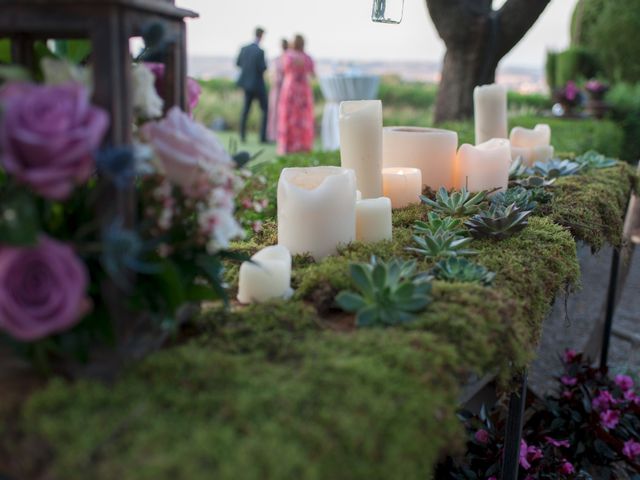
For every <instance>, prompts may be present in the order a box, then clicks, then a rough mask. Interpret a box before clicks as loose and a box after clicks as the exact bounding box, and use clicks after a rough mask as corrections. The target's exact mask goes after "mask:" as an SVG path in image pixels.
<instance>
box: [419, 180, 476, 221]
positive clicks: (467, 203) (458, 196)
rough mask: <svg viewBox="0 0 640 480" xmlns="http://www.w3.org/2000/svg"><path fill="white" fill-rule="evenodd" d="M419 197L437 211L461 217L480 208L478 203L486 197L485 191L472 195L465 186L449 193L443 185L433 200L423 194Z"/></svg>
mask: <svg viewBox="0 0 640 480" xmlns="http://www.w3.org/2000/svg"><path fill="white" fill-rule="evenodd" d="M420 198H421V199H422V201H423V202H424V203H425V204H426V205H428V206H430V207H431V208H433V209H434V210H435V211H437V212H442V213H444V214H447V215H451V216H453V217H463V216H465V215H471V214H473V213H476V212H478V211H479V210H480V205H481V204H482V202H484V201H485V200H486V198H487V192H479V193H476V194H475V195H473V196H472V195H471V193H470V192H468V191H467V189H466V188H464V187H462V190H460V191H454V192H451V194H449V193H448V192H447V190H446V189H445V188H444V187H440V189H439V190H438V193H437V194H436V199H435V200H431V199H430V198H428V197H425V196H422V197H420Z"/></svg>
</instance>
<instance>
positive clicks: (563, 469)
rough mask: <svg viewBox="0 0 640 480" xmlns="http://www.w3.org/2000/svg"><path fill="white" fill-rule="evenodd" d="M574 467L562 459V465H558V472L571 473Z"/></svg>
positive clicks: (574, 470)
mask: <svg viewBox="0 0 640 480" xmlns="http://www.w3.org/2000/svg"><path fill="white" fill-rule="evenodd" d="M575 472H576V469H575V468H574V466H573V465H572V464H571V463H570V462H568V461H566V460H563V462H562V465H561V466H560V473H564V474H565V475H571V474H572V473H575Z"/></svg>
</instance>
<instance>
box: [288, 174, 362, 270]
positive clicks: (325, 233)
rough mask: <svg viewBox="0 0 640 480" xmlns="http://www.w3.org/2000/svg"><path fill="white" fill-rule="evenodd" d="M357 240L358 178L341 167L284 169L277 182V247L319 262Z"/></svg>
mask: <svg viewBox="0 0 640 480" xmlns="http://www.w3.org/2000/svg"><path fill="white" fill-rule="evenodd" d="M355 238H356V178H355V174H354V173H353V170H350V169H347V168H339V167H312V168H285V169H284V170H282V173H281V174H280V181H279V182H278V244H280V245H284V246H285V247H287V248H288V249H289V251H290V252H291V253H292V254H293V255H296V254H303V253H310V254H311V255H312V256H313V258H314V259H316V260H320V259H322V258H324V257H326V256H328V255H331V254H333V253H336V250H337V247H338V245H340V244H346V243H350V242H353V241H354V240H355Z"/></svg>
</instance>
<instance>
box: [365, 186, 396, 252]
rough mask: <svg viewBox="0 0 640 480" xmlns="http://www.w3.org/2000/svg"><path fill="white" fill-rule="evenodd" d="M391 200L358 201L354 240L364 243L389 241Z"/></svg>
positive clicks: (390, 233)
mask: <svg viewBox="0 0 640 480" xmlns="http://www.w3.org/2000/svg"><path fill="white" fill-rule="evenodd" d="M392 230H393V229H392V221H391V200H389V199H388V198H387V197H380V198H369V199H366V200H360V201H359V202H358V203H357V204H356V240H358V241H359V242H365V243H374V242H380V241H382V240H391V238H392V236H393V233H392Z"/></svg>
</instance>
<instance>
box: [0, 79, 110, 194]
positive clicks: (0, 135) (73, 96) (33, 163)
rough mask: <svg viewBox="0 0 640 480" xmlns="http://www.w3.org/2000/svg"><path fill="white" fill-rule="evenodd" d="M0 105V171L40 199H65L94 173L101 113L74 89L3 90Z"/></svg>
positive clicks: (104, 123) (103, 123)
mask: <svg viewBox="0 0 640 480" xmlns="http://www.w3.org/2000/svg"><path fill="white" fill-rule="evenodd" d="M0 102H1V103H2V104H3V107H4V115H3V118H2V122H0V145H1V146H2V150H3V152H2V156H1V157H0V163H1V164H2V166H3V167H4V168H5V170H6V171H7V172H8V173H9V174H11V175H13V176H14V177H15V178H16V179H17V180H18V181H20V182H22V183H25V184H27V185H29V186H30V187H31V188H32V189H33V190H34V191H35V192H37V193H38V194H40V195H42V196H43V197H46V198H49V199H51V200H64V199H66V198H67V197H68V196H69V195H70V194H71V192H72V191H73V189H74V187H75V186H76V185H78V184H82V183H84V182H85V181H86V180H87V179H88V178H89V176H90V175H91V173H92V172H93V170H94V161H93V152H94V151H95V150H96V149H97V148H98V147H99V146H100V143H101V142H102V139H103V137H104V135H105V133H106V131H107V128H108V126H109V116H108V115H107V113H106V112H105V111H103V110H101V109H99V108H96V107H94V106H92V105H91V104H90V103H89V95H88V93H87V90H86V88H85V87H83V86H82V85H80V84H68V85H54V86H52V85H42V86H36V85H22V86H15V85H14V86H8V87H7V90H5V92H4V93H2V94H0Z"/></svg>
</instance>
